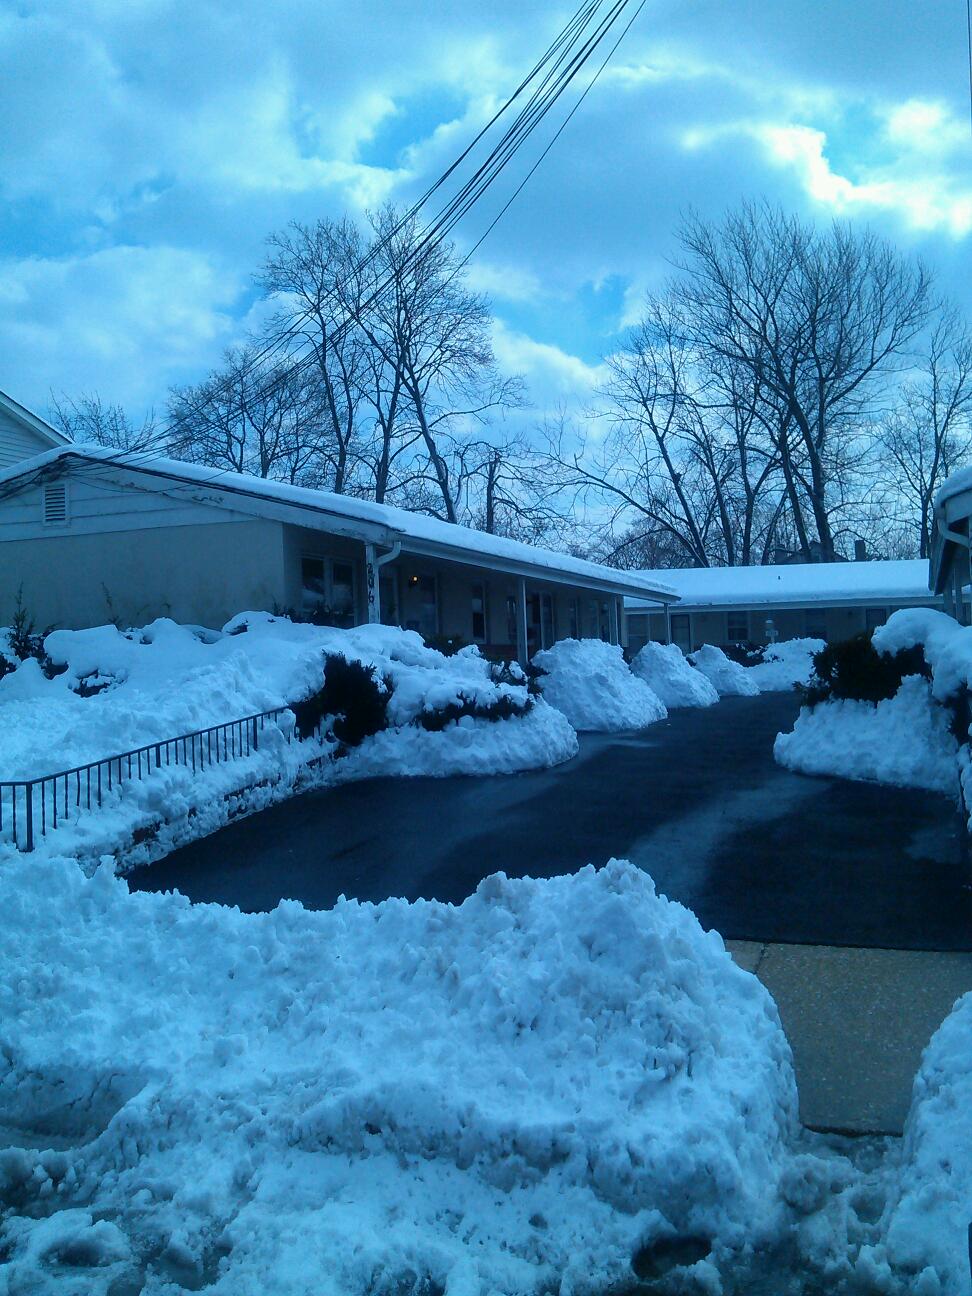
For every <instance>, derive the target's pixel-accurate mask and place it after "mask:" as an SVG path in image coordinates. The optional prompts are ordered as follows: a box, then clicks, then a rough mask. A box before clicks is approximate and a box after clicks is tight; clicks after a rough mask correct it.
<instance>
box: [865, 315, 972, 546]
mask: <svg viewBox="0 0 972 1296" xmlns="http://www.w3.org/2000/svg"><path fill="white" fill-rule="evenodd" d="M879 441H880V445H881V447H882V448H883V450H884V451H885V453H886V455H887V457H888V464H889V466H890V469H891V471H890V473H889V474H888V486H889V487H890V491H891V495H892V498H897V499H898V500H899V501H900V502H901V503H902V504H903V505H904V513H905V518H906V525H907V526H908V529H909V530H912V529H913V530H912V533H913V534H914V533H915V532H917V540H918V553H919V556H920V557H922V558H927V557H928V556H929V554H930V553H931V534H932V507H933V503H934V499H935V493H936V491H937V490H938V488H939V486H940V485H941V484H942V482H943V481H944V479H945V478H946V477H947V476H948V475H949V473H950V472H953V471H954V470H955V469H956V468H958V467H961V466H962V465H963V464H964V463H966V462H968V460H969V458H970V457H972V335H970V333H969V330H968V328H967V327H966V325H965V324H964V323H962V322H961V321H960V319H959V317H958V313H957V311H956V310H955V308H954V307H945V308H944V309H943V312H942V314H941V316H940V317H939V319H938V321H937V323H936V324H935V326H934V328H933V329H932V330H931V334H930V337H929V340H928V347H927V350H926V352H925V354H924V356H923V358H922V361H921V364H920V366H919V368H918V371H917V373H916V374H915V376H914V377H913V378H912V379H911V380H909V381H908V382H905V383H904V384H903V385H902V387H901V390H900V393H899V395H898V400H897V403H896V405H895V406H894V407H893V408H892V409H891V410H890V412H889V413H887V414H886V415H885V417H884V419H883V421H882V422H881V424H880V426H879Z"/></svg>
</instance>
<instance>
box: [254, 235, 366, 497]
mask: <svg viewBox="0 0 972 1296" xmlns="http://www.w3.org/2000/svg"><path fill="white" fill-rule="evenodd" d="M267 245H268V249H269V252H268V256H267V259H266V262H265V264H264V266H263V269H262V271H261V273H260V275H259V279H258V282H259V283H260V285H261V286H262V288H263V290H264V292H265V293H266V294H267V295H268V296H269V297H271V298H273V299H274V300H275V301H276V302H277V304H278V311H277V314H276V315H275V317H274V318H273V320H272V321H271V323H270V325H269V328H268V330H267V332H268V339H269V341H268V344H269V345H270V346H274V345H276V346H280V347H281V348H282V349H283V350H284V351H285V352H286V353H287V354H289V355H291V356H292V357H295V358H296V357H299V360H298V362H299V363H300V365H301V368H302V370H305V371H307V374H308V378H307V384H308V385H307V388H306V389H305V390H307V391H308V393H309V392H310V391H311V390H312V388H313V387H314V386H316V388H317V395H318V398H317V400H315V401H314V402H313V403H314V404H315V406H316V407H317V408H319V410H320V411H321V413H322V414H323V416H324V418H325V419H326V420H327V424H328V433H329V435H328V436H327V437H326V438H325V439H324V440H323V442H322V445H321V449H322V452H323V453H324V455H325V457H326V459H327V469H326V471H325V472H323V473H322V476H323V477H324V479H325V481H326V484H327V485H328V487H329V489H331V490H333V491H335V492H336V493H337V494H339V495H340V494H344V493H345V492H346V491H353V490H354V489H355V474H356V470H357V461H358V458H359V455H360V440H361V428H360V426H359V412H360V408H361V405H362V401H363V388H364V384H365V381H366V375H367V374H368V370H369V357H368V356H367V355H366V353H365V351H366V349H365V344H364V338H363V336H362V333H361V329H360V327H359V326H358V324H357V322H356V314H357V305H358V302H357V300H356V299H352V298H349V293H350V292H352V291H353V289H354V286H355V284H356V281H357V278H358V276H357V274H356V268H357V267H358V266H359V264H360V263H361V261H362V260H363V257H364V247H363V243H362V239H361V235H360V233H359V232H358V230H357V229H356V227H355V226H354V224H353V223H352V222H351V221H350V220H348V219H347V218H345V219H344V220H342V221H339V222H333V221H326V220H322V221H318V222H317V223H316V224H315V225H313V226H307V225H301V224H300V223H298V222H296V221H295V222H293V223H292V224H291V225H289V226H288V227H287V229H286V230H284V231H283V232H281V233H277V234H272V235H271V236H270V237H269V238H268V240H267Z"/></svg>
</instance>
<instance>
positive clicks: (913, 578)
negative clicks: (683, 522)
mask: <svg viewBox="0 0 972 1296" xmlns="http://www.w3.org/2000/svg"><path fill="white" fill-rule="evenodd" d="M641 574H642V575H643V576H646V577H648V578H649V579H650V580H655V579H658V580H664V581H665V583H666V584H668V585H671V586H672V588H673V589H675V591H676V592H677V593H678V595H679V598H680V600H681V601H680V603H679V610H680V611H681V610H683V609H685V610H689V609H695V608H730V607H731V608H740V609H760V608H764V607H768V606H772V607H779V608H783V607H804V606H806V605H807V604H826V605H827V606H829V607H835V606H838V607H839V606H841V605H842V604H843V605H847V604H866V603H871V604H875V605H879V606H882V605H884V606H886V605H903V604H909V603H932V602H936V601H937V600H936V599H935V596H934V595H933V594H932V593H931V592H930V590H929V588H928V562H927V560H926V559H924V558H916V559H903V560H897V561H886V562H885V561H875V562H842V563H841V562H835V563H780V564H779V565H774V566H769V567H679V568H672V569H670V570H665V571H645V572H642V573H641ZM649 604H650V600H644V599H628V600H627V608H628V610H629V611H638V610H639V609H641V608H644V607H647V606H649Z"/></svg>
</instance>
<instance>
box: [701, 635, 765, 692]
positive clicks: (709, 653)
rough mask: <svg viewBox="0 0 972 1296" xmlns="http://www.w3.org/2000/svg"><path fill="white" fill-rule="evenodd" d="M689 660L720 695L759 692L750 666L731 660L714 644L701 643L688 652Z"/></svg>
mask: <svg viewBox="0 0 972 1296" xmlns="http://www.w3.org/2000/svg"><path fill="white" fill-rule="evenodd" d="M689 661H690V662H691V663H692V665H693V666H695V667H696V668H697V669H698V670H700V671H701V672H702V674H703V675H704V676H705V677H706V678H707V679H708V680H709V681H710V682H711V684H712V685H713V687H714V688H715V690H716V692H717V693H718V694H719V696H720V697H729V696H730V695H733V694H738V695H740V696H742V697H754V696H755V695H756V694H757V693H758V692H759V685H758V684H757V683H756V681H755V680H754V679H752V678H751V671H752V668H751V667H746V666H740V664H739V663H738V662H734V661H732V660H731V659H730V658H729V657H727V656H726V654H725V653H724V652H723V651H722V649H721V648H716V647H715V645H714V644H703V645H702V647H701V648H699V649H697V651H696V652H694V653H690V654H689Z"/></svg>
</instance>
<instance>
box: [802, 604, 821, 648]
mask: <svg viewBox="0 0 972 1296" xmlns="http://www.w3.org/2000/svg"><path fill="white" fill-rule="evenodd" d="M803 633H804V634H805V635H806V637H807V638H808V639H823V640H824V642H826V640H827V615H826V611H825V609H820V610H819V611H815V610H814V609H813V608H807V610H806V612H804V614H803Z"/></svg>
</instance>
